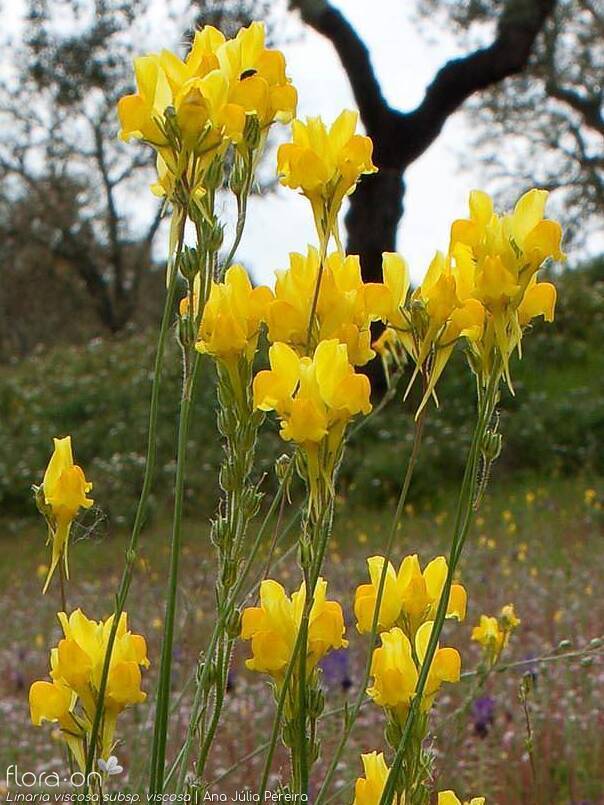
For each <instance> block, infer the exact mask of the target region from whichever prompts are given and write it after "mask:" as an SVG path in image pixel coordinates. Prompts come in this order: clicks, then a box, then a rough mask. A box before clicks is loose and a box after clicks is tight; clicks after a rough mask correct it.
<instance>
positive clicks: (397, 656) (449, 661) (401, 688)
mask: <svg viewBox="0 0 604 805" xmlns="http://www.w3.org/2000/svg"><path fill="white" fill-rule="evenodd" d="M433 625H434V623H433V621H427V622H426V623H424V624H422V625H421V626H420V627H419V629H418V630H417V634H416V636H415V641H414V647H415V657H414V655H413V651H412V649H411V642H410V641H409V638H408V637H407V635H406V634H405V633H404V632H403V630H402V629H399V627H398V626H395V627H394V628H393V629H390V630H389V631H387V632H382V635H381V640H382V645H381V646H380V647H379V648H376V649H375V650H374V652H373V657H372V660H371V675H372V677H373V685H371V687H369V688H367V694H368V695H369V696H370V697H371V698H372V699H373V700H374V702H375V703H376V704H378V705H379V706H380V707H384V708H385V709H387V710H389V711H391V712H392V714H393V715H394V716H395V717H396V718H397V719H399V720H403V719H404V718H405V716H406V713H407V709H408V707H409V704H410V702H411V699H412V698H413V695H414V693H415V688H416V685H417V680H418V676H419V671H420V669H421V666H422V663H423V661H424V658H425V656H426V649H427V647H428V641H429V640H430V634H431V632H432V627H433ZM460 671H461V658H460V656H459V652H458V651H457V650H456V649H454V648H437V650H436V653H435V655H434V658H433V660H432V665H431V666H430V671H429V673H428V677H427V681H426V686H425V688H424V694H423V696H422V704H421V706H422V710H424V711H427V710H429V709H430V708H431V707H432V704H433V703H434V699H435V697H436V694H437V693H438V691H439V689H440V686H441V685H442V683H443V682H458V681H459V674H460Z"/></svg>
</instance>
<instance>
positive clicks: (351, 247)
mask: <svg viewBox="0 0 604 805" xmlns="http://www.w3.org/2000/svg"><path fill="white" fill-rule="evenodd" d="M404 192H405V184H404V181H403V173H402V171H400V170H396V169H392V168H380V170H379V172H378V173H375V174H372V175H370V176H364V177H363V178H362V180H361V182H359V184H358V185H357V188H356V190H355V191H354V193H353V194H352V195H351V196H350V207H349V209H348V212H347V214H346V219H345V223H346V231H347V232H348V239H347V251H348V253H349V254H358V255H359V256H360V258H361V266H362V269H363V278H364V279H365V281H368V282H381V279H382V252H393V251H396V233H397V229H398V225H399V222H400V219H401V217H402V214H403V194H404Z"/></svg>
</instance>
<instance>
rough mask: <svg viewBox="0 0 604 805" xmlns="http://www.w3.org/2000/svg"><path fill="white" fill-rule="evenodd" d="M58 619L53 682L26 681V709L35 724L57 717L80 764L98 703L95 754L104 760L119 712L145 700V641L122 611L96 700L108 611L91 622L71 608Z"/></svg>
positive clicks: (110, 746) (107, 635)
mask: <svg viewBox="0 0 604 805" xmlns="http://www.w3.org/2000/svg"><path fill="white" fill-rule="evenodd" d="M58 618H59V622H60V624H61V627H62V629H63V634H64V638H63V639H62V640H61V641H60V642H59V644H58V646H57V647H56V648H53V649H52V651H51V654H50V676H51V679H52V682H46V681H38V682H34V684H33V685H32V686H31V689H30V693H29V704H30V712H31V718H32V722H33V723H34V724H35V725H40V724H41V723H42V721H45V720H46V721H58V723H59V726H60V728H61V730H62V731H63V737H64V738H65V740H66V741H67V743H68V745H69V747H70V749H71V750H72V752H73V754H74V757H75V758H76V760H77V761H78V763H79V764H80V766H82V759H83V755H84V750H83V747H84V741H85V739H86V736H87V735H88V734H89V733H90V730H91V728H92V723H93V721H94V717H95V714H96V710H97V707H99V706H102V707H103V720H102V730H101V736H100V757H102V758H104V759H106V758H107V757H108V756H109V755H110V754H111V750H112V748H113V736H114V733H115V724H116V720H117V717H118V715H119V713H120V712H121V711H122V710H123V709H124V708H125V707H127V706H128V705H130V704H137V703H138V702H142V701H144V700H145V698H146V694H145V693H144V692H143V691H142V690H141V687H140V685H141V672H140V669H141V667H143V668H148V667H149V660H148V659H147V646H146V643H145V639H144V638H143V637H142V636H141V635H137V634H132V633H131V632H129V631H128V619H127V615H126V613H125V612H124V613H122V616H121V618H120V621H119V625H118V629H117V634H116V640H115V643H114V647H113V652H112V655H111V662H110V665H109V675H108V677H107V687H106V690H105V697H104V701H103V702H102V704H101V703H99V700H98V690H99V687H100V681H101V675H102V669H103V662H104V659H105V654H106V650H107V644H108V640H109V633H110V631H111V625H112V623H113V616H111V617H109V618H108V619H107V620H106V621H99V622H96V621H93V620H90V619H88V618H87V617H86V616H85V615H84V613H83V612H82V611H81V610H80V609H76V610H75V611H74V612H72V613H71V615H70V616H69V617H68V616H67V615H66V614H65V613H64V612H60V613H59V615H58Z"/></svg>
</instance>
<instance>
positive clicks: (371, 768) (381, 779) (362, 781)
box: [352, 752, 403, 805]
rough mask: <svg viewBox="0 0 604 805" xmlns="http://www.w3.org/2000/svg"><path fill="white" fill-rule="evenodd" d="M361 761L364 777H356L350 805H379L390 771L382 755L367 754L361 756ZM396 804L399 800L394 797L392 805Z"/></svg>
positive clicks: (381, 753) (375, 753)
mask: <svg viewBox="0 0 604 805" xmlns="http://www.w3.org/2000/svg"><path fill="white" fill-rule="evenodd" d="M361 761H362V763H363V770H364V772H365V776H364V777H358V778H357V780H356V782H355V784H354V801H353V803H352V805H379V803H380V799H381V798H382V793H383V791H384V786H385V785H386V780H387V779H388V773H389V771H390V769H389V768H388V766H387V765H386V761H385V760H384V753H383V752H380V753H379V754H378V753H377V752H369V753H367V754H365V755H361ZM398 802H399V798H398V797H396V796H395V798H394V800H393V805H397V803H398ZM401 805H403V803H402V802H401Z"/></svg>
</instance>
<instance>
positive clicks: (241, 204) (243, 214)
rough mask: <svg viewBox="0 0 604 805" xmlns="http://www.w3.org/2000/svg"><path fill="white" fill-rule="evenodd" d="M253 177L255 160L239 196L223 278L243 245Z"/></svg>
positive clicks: (223, 265)
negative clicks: (242, 239) (240, 245)
mask: <svg viewBox="0 0 604 805" xmlns="http://www.w3.org/2000/svg"><path fill="white" fill-rule="evenodd" d="M253 177H254V167H253V160H250V164H249V165H248V166H247V172H246V176H245V183H244V186H243V190H242V192H241V195H239V196H237V224H236V227H235V237H234V239H233V243H232V245H231V248H230V249H229V253H228V255H227V257H226V259H225V261H224V263H223V264H222V267H221V269H220V274H221V277H222V276H224V274H225V272H226V271H227V269H228V268H229V266H230V265H231V262H232V260H233V257H234V256H235V253H236V251H237V249H238V248H239V244H240V243H241V238H242V237H243V231H244V229H245V221H246V218H247V200H248V197H249V195H250V190H251V188H252V179H253Z"/></svg>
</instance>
